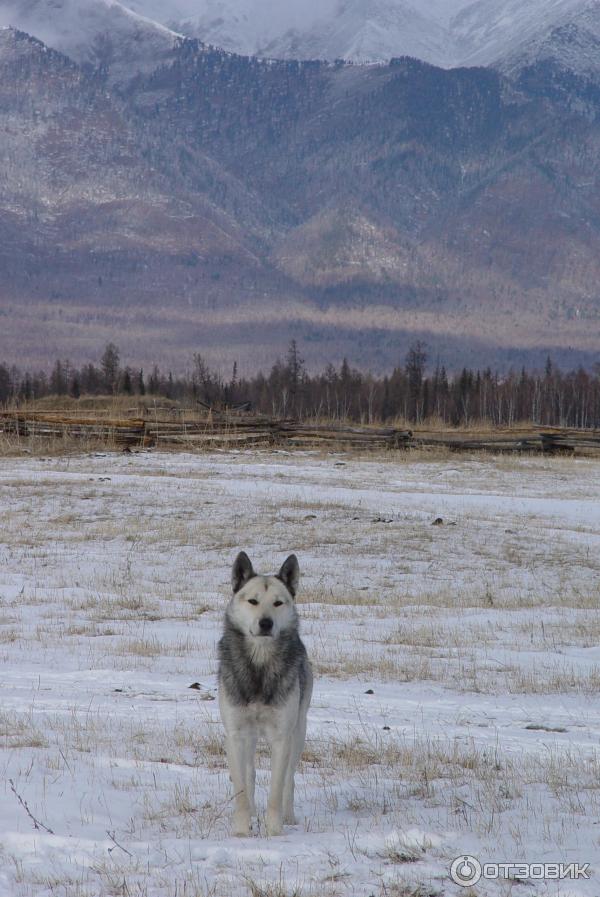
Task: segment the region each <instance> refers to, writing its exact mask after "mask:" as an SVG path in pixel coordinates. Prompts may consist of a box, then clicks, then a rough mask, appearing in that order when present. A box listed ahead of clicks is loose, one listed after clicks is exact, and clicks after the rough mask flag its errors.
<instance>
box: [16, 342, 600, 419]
mask: <svg viewBox="0 0 600 897" xmlns="http://www.w3.org/2000/svg"><path fill="white" fill-rule="evenodd" d="M106 394H112V395H125V396H127V395H130V396H149V397H154V398H156V397H162V398H166V399H173V400H179V401H182V402H186V403H191V404H197V403H199V404H201V405H205V406H209V407H219V408H222V407H227V406H236V405H242V404H247V405H248V407H250V408H251V409H252V410H253V411H254V412H256V413H262V414H269V415H275V416H278V417H293V418H298V419H315V418H327V419H330V420H345V421H355V422H361V423H377V422H383V423H386V422H392V421H406V422H408V423H413V424H425V423H427V422H432V423H440V424H447V425H454V426H460V425H467V426H468V425H471V424H474V423H479V422H488V423H491V424H494V425H499V426H511V425H513V424H515V423H516V422H518V421H532V422H535V423H539V424H542V425H545V426H567V427H600V365H595V366H594V370H593V371H592V372H590V371H587V370H585V369H583V368H579V369H578V370H574V371H568V372H565V371H561V370H560V369H559V368H557V367H555V365H554V364H553V363H552V361H551V359H550V358H548V360H547V362H546V365H545V368H544V370H543V372H536V371H534V372H531V371H527V370H525V369H524V368H523V369H522V370H520V371H518V372H517V371H510V372H509V373H508V374H504V375H501V374H499V373H498V372H492V370H491V369H490V368H487V369H486V370H483V371H481V370H471V369H469V368H463V370H462V371H460V372H458V373H454V374H448V373H447V372H446V370H445V368H444V366H443V365H440V364H435V365H434V366H433V367H431V366H430V367H428V357H427V351H426V346H425V345H424V344H423V343H422V342H416V343H414V344H413V345H412V346H411V347H410V349H409V351H408V353H407V355H406V357H405V359H404V360H403V363H402V364H399V365H398V366H397V367H396V368H394V370H393V371H392V372H391V373H390V374H389V375H385V376H374V375H373V374H370V373H364V372H363V371H359V370H356V369H355V368H353V367H351V366H350V365H349V363H348V361H347V360H344V361H343V362H342V364H341V365H340V366H339V367H335V366H334V365H333V364H328V365H327V366H326V367H325V369H324V370H323V371H321V372H320V373H317V374H311V373H309V372H308V370H307V368H306V365H305V362H304V359H303V358H302V356H301V352H300V348H299V346H298V344H297V343H296V341H295V340H292V341H291V343H290V345H289V348H288V351H287V354H286V356H285V358H279V359H278V360H277V361H276V362H275V364H273V366H272V368H271V370H270V372H269V373H268V374H264V373H257V374H254V375H253V376H251V377H241V376H240V375H239V373H238V368H237V364H234V366H233V370H232V372H231V375H230V376H229V377H227V378H226V377H223V375H222V374H220V373H218V372H216V371H214V370H212V369H211V368H210V366H209V365H208V364H207V363H206V361H205V359H204V358H203V357H202V356H201V355H200V354H196V355H194V357H193V363H192V365H191V367H190V369H189V371H188V372H187V373H185V374H183V375H177V376H175V375H173V373H172V372H169V371H167V372H165V371H162V370H161V369H160V368H159V367H158V366H157V365H155V366H153V367H152V368H151V369H150V370H149V371H145V370H142V369H137V368H133V367H131V366H130V365H127V364H125V365H123V364H121V357H120V353H119V349H118V348H117V346H115V345H114V343H109V344H108V345H107V346H106V347H105V349H104V352H103V354H102V357H101V359H100V362H99V363H98V364H93V363H88V364H84V365H82V366H81V367H76V366H74V365H71V364H70V363H69V362H68V361H64V360H57V361H56V363H55V364H54V366H53V368H52V370H51V372H50V373H49V374H48V373H47V372H44V371H41V372H30V371H25V372H23V371H20V370H18V369H17V368H16V367H10V368H9V367H8V366H7V365H5V364H0V403H2V404H4V405H7V404H12V405H15V404H16V405H20V404H23V403H25V402H28V401H31V400H33V399H37V398H42V397H45V396H53V395H55V396H71V397H72V398H75V399H77V398H79V397H81V396H94V395H106Z"/></svg>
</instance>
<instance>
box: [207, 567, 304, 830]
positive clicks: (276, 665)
mask: <svg viewBox="0 0 600 897" xmlns="http://www.w3.org/2000/svg"><path fill="white" fill-rule="evenodd" d="M299 578H300V571H299V567H298V559H297V558H296V555H294V554H291V555H290V556H289V557H288V558H287V560H286V561H285V562H284V564H283V565H282V567H281V569H280V571H279V573H277V574H275V575H272V576H261V575H258V574H257V573H255V572H254V569H253V567H252V562H251V561H250V558H249V557H248V555H247V554H246V553H245V552H243V551H241V552H240V553H239V554H238V556H237V558H236V559H235V562H234V564H233V569H232V572H231V584H232V586H233V597H232V598H231V600H230V602H229V604H228V606H227V610H226V612H225V626H224V632H223V636H222V638H221V640H220V641H219V709H220V712H221V719H222V721H223V725H224V727H225V735H226V750H227V762H228V764H229V772H230V776H231V780H232V782H233V787H234V791H235V796H234V813H233V831H234V834H236V835H238V836H241V837H243V836H246V835H249V834H250V828H251V818H252V816H254V815H255V814H256V807H255V803H254V785H255V778H256V770H255V753H256V743H257V740H258V738H259V736H262V737H264V738H265V739H266V740H267V742H268V744H269V745H270V748H271V786H270V790H269V796H268V801H267V813H266V830H267V834H268V835H279V834H281V832H282V828H283V824H284V823H285V824H287V825H294V824H295V821H296V820H295V817H294V773H295V771H296V767H297V766H298V762H299V760H300V756H301V754H302V751H303V749H304V740H305V737H306V714H307V712H308V706H309V704H310V699H311V695H312V685H313V677H312V670H311V666H310V663H309V661H308V656H307V653H306V648H305V647H304V645H303V643H302V641H301V639H300V636H299V634H298V614H297V611H296V605H295V602H294V599H295V596H296V591H297V589H298V582H299Z"/></svg>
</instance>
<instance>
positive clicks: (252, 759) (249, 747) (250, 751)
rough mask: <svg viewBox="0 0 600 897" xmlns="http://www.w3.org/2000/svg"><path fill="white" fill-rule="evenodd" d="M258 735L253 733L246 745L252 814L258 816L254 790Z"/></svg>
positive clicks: (245, 753)
mask: <svg viewBox="0 0 600 897" xmlns="http://www.w3.org/2000/svg"><path fill="white" fill-rule="evenodd" d="M256 741H257V738H256V735H251V736H249V737H248V739H247V740H246V742H245V746H244V764H245V783H246V794H247V795H248V805H249V807H250V815H251V816H256V804H255V802H254V790H255V787H256Z"/></svg>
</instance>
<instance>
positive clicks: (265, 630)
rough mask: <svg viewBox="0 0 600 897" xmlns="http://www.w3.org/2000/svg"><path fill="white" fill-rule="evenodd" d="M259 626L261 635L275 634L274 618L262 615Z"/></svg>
mask: <svg viewBox="0 0 600 897" xmlns="http://www.w3.org/2000/svg"><path fill="white" fill-rule="evenodd" d="M258 627H259V630H260V635H272V634H273V620H272V619H271V618H270V617H262V619H260V620H259V621H258Z"/></svg>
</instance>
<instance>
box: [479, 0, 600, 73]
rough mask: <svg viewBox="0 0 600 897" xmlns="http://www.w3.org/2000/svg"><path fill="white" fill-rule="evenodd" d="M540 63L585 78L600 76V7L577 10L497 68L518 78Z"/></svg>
mask: <svg viewBox="0 0 600 897" xmlns="http://www.w3.org/2000/svg"><path fill="white" fill-rule="evenodd" d="M532 30H533V29H532ZM540 62H545V63H552V65H553V66H555V67H557V68H560V69H562V70H564V71H567V72H571V73H575V74H577V75H583V76H585V77H590V76H591V77H597V76H598V75H600V3H598V2H593V3H587V4H585V5H584V6H583V8H582V9H577V8H575V9H574V10H573V11H572V12H571V13H569V14H567V15H564V16H562V17H561V18H559V19H558V20H557V21H556V22H555V23H553V25H552V26H551V27H550V28H547V29H542V30H538V31H537V33H534V36H533V37H531V36H530V37H529V39H527V38H526V39H524V40H522V41H521V42H520V43H519V44H518V45H517V46H516V47H514V48H513V49H512V50H511V51H510V52H509V53H506V54H505V55H504V56H503V57H502V58H500V59H498V60H497V61H496V64H497V66H498V67H499V68H500V69H501V70H502V71H504V72H506V73H507V74H509V75H512V76H515V75H516V74H518V73H519V72H521V71H523V70H524V69H525V68H527V67H530V66H533V65H535V64H537V63H540Z"/></svg>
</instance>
